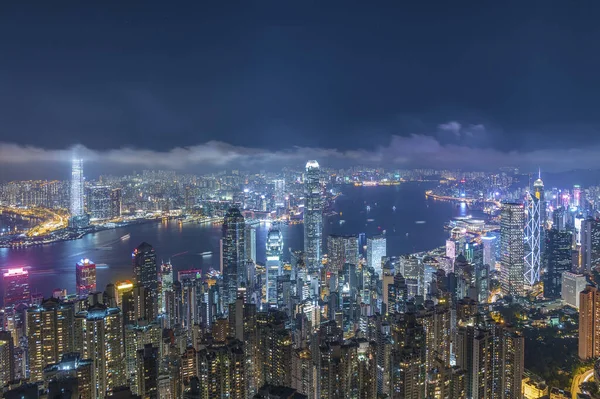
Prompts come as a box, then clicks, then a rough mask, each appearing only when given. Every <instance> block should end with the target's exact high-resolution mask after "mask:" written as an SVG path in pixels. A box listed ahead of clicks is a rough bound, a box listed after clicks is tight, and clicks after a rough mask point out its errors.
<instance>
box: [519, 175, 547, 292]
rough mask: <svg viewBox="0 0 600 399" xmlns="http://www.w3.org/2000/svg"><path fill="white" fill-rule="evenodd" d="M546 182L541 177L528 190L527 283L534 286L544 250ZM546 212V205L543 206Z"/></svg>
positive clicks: (537, 278) (526, 228)
mask: <svg viewBox="0 0 600 399" xmlns="http://www.w3.org/2000/svg"><path fill="white" fill-rule="evenodd" d="M543 202H544V183H543V182H542V179H540V178H539V176H538V179H537V180H536V181H535V182H534V183H533V190H530V191H528V192H527V201H526V204H527V224H526V226H525V241H526V253H525V274H524V277H525V284H526V285H528V286H530V287H531V286H533V285H534V284H536V283H537V282H539V281H540V271H541V253H542V252H541V251H542V229H543V224H544V223H543V222H542V204H543ZM543 211H544V213H545V207H543Z"/></svg>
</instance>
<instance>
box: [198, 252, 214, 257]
mask: <svg viewBox="0 0 600 399" xmlns="http://www.w3.org/2000/svg"><path fill="white" fill-rule="evenodd" d="M200 255H201V256H211V255H212V252H211V251H206V252H202V253H201V254H200Z"/></svg>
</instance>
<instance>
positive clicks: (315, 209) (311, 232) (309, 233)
mask: <svg viewBox="0 0 600 399" xmlns="http://www.w3.org/2000/svg"><path fill="white" fill-rule="evenodd" d="M319 176H320V169H319V163H318V162H317V161H308V162H307V164H306V175H305V178H304V187H305V199H304V261H305V263H306V267H307V268H308V269H309V270H314V269H318V268H319V266H320V262H321V256H322V246H323V197H322V192H321V183H320V181H319Z"/></svg>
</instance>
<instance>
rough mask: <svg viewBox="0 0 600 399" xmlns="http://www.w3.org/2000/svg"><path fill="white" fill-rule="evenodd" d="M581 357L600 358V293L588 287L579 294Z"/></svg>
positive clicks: (594, 288) (585, 358)
mask: <svg viewBox="0 0 600 399" xmlns="http://www.w3.org/2000/svg"><path fill="white" fill-rule="evenodd" d="M578 352H579V357H580V358H581V359H582V360H587V359H591V358H597V357H598V356H600V291H598V289H597V288H596V287H592V286H587V287H585V290H584V291H582V292H581V293H580V294H579V350H578Z"/></svg>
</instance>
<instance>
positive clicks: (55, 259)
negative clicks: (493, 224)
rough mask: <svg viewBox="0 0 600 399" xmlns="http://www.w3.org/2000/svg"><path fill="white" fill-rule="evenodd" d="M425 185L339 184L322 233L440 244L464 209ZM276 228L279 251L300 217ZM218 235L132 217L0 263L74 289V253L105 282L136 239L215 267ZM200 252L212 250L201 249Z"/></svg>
mask: <svg viewBox="0 0 600 399" xmlns="http://www.w3.org/2000/svg"><path fill="white" fill-rule="evenodd" d="M429 187H430V185H429V184H428V183H405V184H402V185H399V186H391V187H354V186H350V185H348V186H345V188H344V190H343V193H344V195H341V196H340V197H338V199H337V200H336V204H335V208H334V210H335V211H336V212H337V213H338V214H337V215H335V216H329V217H325V221H324V234H323V237H327V236H328V235H330V234H358V233H363V232H364V233H366V235H367V236H368V237H370V236H373V235H377V234H382V233H383V232H384V230H385V235H386V237H387V251H388V254H389V255H400V254H405V253H412V252H418V251H424V250H428V249H431V248H433V247H435V246H439V245H443V244H444V241H445V239H446V237H447V236H448V232H447V231H445V230H444V228H443V226H444V223H446V222H447V221H448V220H449V219H450V218H451V217H453V216H455V215H458V214H460V213H461V212H464V208H463V209H461V208H457V207H456V205H453V204H451V203H449V202H440V201H434V200H428V199H426V198H425V195H424V192H425V190H427V189H428V188H429ZM367 207H369V210H368V211H367ZM394 207H395V210H394ZM270 227H271V226H270V225H269V224H265V223H261V224H260V225H257V257H258V262H259V263H264V261H265V237H266V234H267V231H268V229H269V228H270ZM280 229H281V231H282V234H283V239H284V246H285V249H286V251H284V256H285V254H287V253H288V251H287V249H289V248H291V249H292V250H301V249H302V246H303V225H302V224H290V225H281V226H280ZM220 237H221V226H220V225H216V224H197V223H183V224H180V223H178V222H177V221H174V220H172V221H168V222H163V223H146V224H138V225H132V226H128V227H124V228H117V229H111V230H104V231H100V232H98V233H93V234H88V235H86V236H84V237H83V238H81V239H78V240H72V241H64V242H57V243H54V244H48V245H42V246H35V247H29V248H23V249H9V248H0V266H1V268H11V267H23V266H28V267H29V268H30V269H29V271H30V279H31V285H32V291H33V292H39V293H41V294H43V295H44V296H49V295H51V294H52V290H53V289H55V288H66V289H67V290H68V291H69V292H74V290H75V274H74V269H75V263H76V262H77V261H79V260H80V259H82V258H89V259H91V260H92V261H94V262H96V264H97V273H98V288H101V287H104V286H105V285H106V284H108V283H109V282H114V281H117V280H121V279H130V278H131V275H132V268H131V251H132V250H133V248H135V247H136V246H137V245H139V244H140V243H141V242H143V241H146V242H148V243H150V244H152V245H153V246H154V248H156V253H157V257H158V259H159V261H160V260H165V261H166V260H168V259H170V260H171V263H172V264H173V266H174V269H175V271H178V270H184V269H191V268H198V269H202V270H204V271H207V270H208V269H209V268H211V267H212V268H214V269H218V268H219V239H220ZM325 246H326V243H325V244H324V248H325ZM207 252H211V253H212V255H206V253H207ZM203 254H204V255H203Z"/></svg>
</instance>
